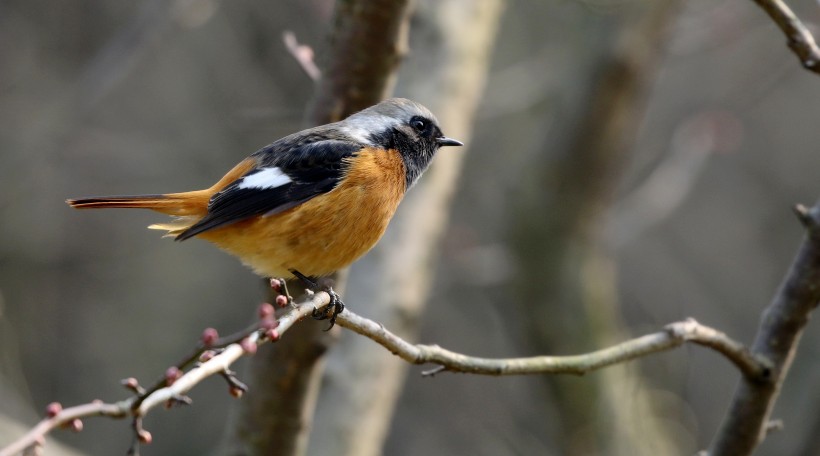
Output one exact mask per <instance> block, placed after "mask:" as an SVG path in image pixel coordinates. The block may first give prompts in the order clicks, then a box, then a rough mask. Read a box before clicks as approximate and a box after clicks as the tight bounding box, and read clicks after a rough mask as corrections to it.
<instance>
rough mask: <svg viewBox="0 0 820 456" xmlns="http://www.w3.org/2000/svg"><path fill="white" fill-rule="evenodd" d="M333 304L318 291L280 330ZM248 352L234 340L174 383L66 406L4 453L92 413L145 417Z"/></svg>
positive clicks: (256, 337)
mask: <svg viewBox="0 0 820 456" xmlns="http://www.w3.org/2000/svg"><path fill="white" fill-rule="evenodd" d="M329 303H330V296H328V294H327V293H316V294H314V295H313V296H311V297H310V299H308V300H306V301H305V302H302V303H300V304H298V305H296V306H294V307H291V308H289V309H288V310H287V311H286V312H285V313H284V314H282V315H281V316H279V317H278V319H277V321H278V322H279V324H278V326H277V328H276V330H277V331H278V332H279V334H283V333H284V332H285V331H287V330H288V329H289V328H291V327H292V326H293V325H294V324H295V323H296V322H297V321H299V320H301V319H303V318H305V317H306V316H308V315H310V314H311V313H312V312H313V311H314V309H316V308H322V307H324V306H326V305H328V304H329ZM229 337H233V336H229ZM247 338H249V342H251V343H254V344H257V345H262V344H264V343H267V342H269V339H267V338H264V337H262V331H261V330H255V331H253V332H252V333H251V334H250V335H248V336H247ZM221 340H224V339H221ZM247 353H248V352H247V351H246V349H245V348H244V347H243V346H242V343H241V342H235V343H231V344H229V345H228V346H226V347H225V348H224V349H223V350H222V351H221V352H219V353H218V354H216V355H214V356H213V357H211V358H210V359H208V360H207V361H204V362H202V363H201V364H199V365H198V366H197V367H195V368H193V369H191V370H190V371H188V372H186V373H184V374H183V375H182V376H181V377H179V378H178V379H176V380H175V381H174V382H173V383H172V384H171V385H169V386H166V387H163V388H156V389H154V390H153V391H148V392H146V394H145V395H144V396H143V395H141V396H134V397H131V398H128V399H125V400H122V401H120V402H115V403H105V402H102V401H94V402H91V403H88V404H82V405H78V406H75V407H69V408H65V409H62V410H61V411H59V412H57V413H55V414H54V415H53V416H51V417H48V418H44V419H43V420H42V421H40V422H39V423H38V424H37V425H35V426H34V427H33V428H32V429H31V430H30V431H28V432H27V433H26V434H25V435H23V436H21V437H20V438H19V439H17V440H15V441H13V442H11V443H10V444H9V445H7V446H6V447H4V448H0V456H13V455H16V454H19V453H22V452H24V451H26V449H28V448H32V447H35V446H41V445H43V444H44V442H45V436H46V435H47V434H48V433H49V432H51V431H52V430H54V429H55V428H59V427H63V426H65V425H66V424H68V423H71V422H72V421H73V420H75V419H80V418H86V417H92V416H108V417H112V418H125V417H128V416H133V417H137V418H139V417H142V416H145V415H146V414H147V413H148V412H149V411H150V410H152V409H153V408H155V407H156V406H158V405H163V404H165V403H167V402H168V401H177V400H179V398H183V397H184V396H185V393H187V392H188V391H190V390H191V389H192V388H193V387H194V386H196V385H197V384H199V382H201V381H202V380H204V379H206V378H208V377H210V376H212V375H215V374H217V375H222V374H223V373H224V372H226V371H228V370H229V367H230V366H231V364H233V363H234V362H235V361H236V360H238V359H239V358H241V357H242V356H244V355H245V354H247ZM137 401H139V402H137Z"/></svg>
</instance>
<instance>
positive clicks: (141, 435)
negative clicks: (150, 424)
mask: <svg viewBox="0 0 820 456" xmlns="http://www.w3.org/2000/svg"><path fill="white" fill-rule="evenodd" d="M137 438H138V439H139V441H140V443H144V444H145V445H150V444H151V442H152V441H153V440H154V438H153V437H152V436H151V433H150V432H148V431H146V430H145V429H140V430H139V431H137Z"/></svg>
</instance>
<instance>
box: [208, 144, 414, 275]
mask: <svg viewBox="0 0 820 456" xmlns="http://www.w3.org/2000/svg"><path fill="white" fill-rule="evenodd" d="M348 166H349V168H348V171H347V174H346V177H345V179H344V180H343V181H342V182H341V183H340V184H339V185H338V186H337V187H336V188H334V189H333V190H331V191H330V192H328V193H326V194H323V195H319V196H317V197H315V198H313V199H311V200H309V201H307V202H305V203H303V204H301V205H299V206H297V207H295V208H293V209H290V210H287V211H284V212H282V213H280V214H276V215H273V216H269V217H255V218H252V219H249V220H245V221H242V222H238V223H234V224H231V225H228V226H226V227H224V228H218V229H214V230H211V231H207V232H205V233H202V234H201V235H199V236H198V237H201V238H203V239H206V240H208V241H210V242H213V243H214V244H216V245H217V246H218V247H220V248H222V249H224V250H226V251H228V252H229V253H231V254H233V255H236V256H237V257H239V258H240V259H241V260H242V262H243V263H245V264H246V265H248V266H250V267H251V268H253V270H254V271H256V272H257V273H258V274H260V275H263V276H266V277H280V276H290V275H291V274H290V272H288V270H289V269H296V270H298V271H299V272H301V273H303V274H307V275H311V276H320V275H326V274H330V273H332V272H334V271H336V270H339V269H341V268H344V267H346V266H348V265H349V264H350V263H352V262H353V261H355V260H356V259H358V258H359V257H361V256H362V255H364V254H365V253H367V251H368V250H370V249H371V248H372V247H373V246H374V245H375V244H376V242H377V241H378V240H379V238H381V236H382V234H384V231H385V229H386V228H387V224H388V222H389V221H390V219H391V218H392V217H393V214H394V213H395V211H396V208H397V207H398V205H399V202H400V201H401V199H402V197H403V196H404V192H405V170H404V163H403V162H402V159H401V157H400V156H399V154H398V152H396V151H393V150H391V151H384V150H378V149H364V150H362V151H360V152H359V154H358V155H357V156H356V157H355V158H354V159H352V160H350V161H349V163H348Z"/></svg>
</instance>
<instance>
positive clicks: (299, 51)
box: [282, 30, 322, 81]
mask: <svg viewBox="0 0 820 456" xmlns="http://www.w3.org/2000/svg"><path fill="white" fill-rule="evenodd" d="M282 41H284V42H285V47H286V48H287V49H288V52H290V55H292V56H293V58H294V59H295V60H296V63H298V64H299V66H300V67H301V68H302V69H303V70H304V71H305V73H307V75H308V77H309V78H310V79H312V80H313V81H318V80H319V79H320V78H321V77H322V71H321V70H319V67H318V66H316V61H315V60H314V57H315V56H316V55H315V53H314V52H313V48H312V47H310V46H308V45H306V44H299V41H297V40H296V34H295V33H293V32H292V31H290V30H285V31H284V32H283V33H282Z"/></svg>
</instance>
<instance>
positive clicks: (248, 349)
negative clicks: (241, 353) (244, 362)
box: [239, 337, 257, 355]
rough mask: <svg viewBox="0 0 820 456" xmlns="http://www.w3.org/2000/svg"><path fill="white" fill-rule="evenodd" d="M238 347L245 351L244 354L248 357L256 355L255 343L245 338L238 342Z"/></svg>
mask: <svg viewBox="0 0 820 456" xmlns="http://www.w3.org/2000/svg"><path fill="white" fill-rule="evenodd" d="M239 345H240V346H241V347H242V350H245V353H247V354H249V355H253V354H254V353H256V348H257V347H256V343H254V342H251V340H250V339H248V338H247V337H246V338H244V339H242V340H241V341H239Z"/></svg>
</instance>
